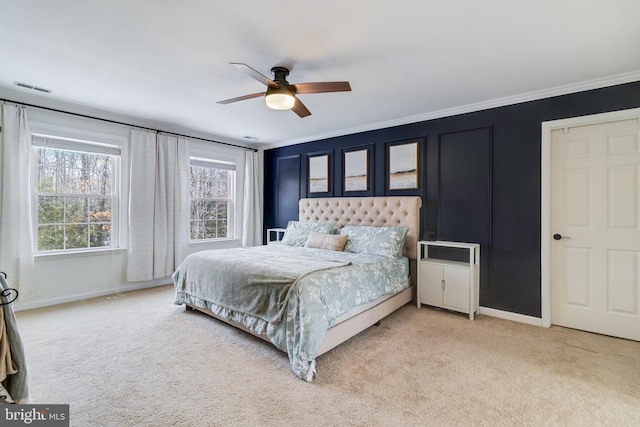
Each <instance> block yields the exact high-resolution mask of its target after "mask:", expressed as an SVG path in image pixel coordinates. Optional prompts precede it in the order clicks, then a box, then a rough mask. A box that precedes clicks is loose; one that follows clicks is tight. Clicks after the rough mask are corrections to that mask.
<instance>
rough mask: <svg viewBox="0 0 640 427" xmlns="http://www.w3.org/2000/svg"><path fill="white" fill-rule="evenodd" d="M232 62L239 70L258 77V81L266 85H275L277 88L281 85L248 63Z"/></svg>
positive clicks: (255, 77)
mask: <svg viewBox="0 0 640 427" xmlns="http://www.w3.org/2000/svg"><path fill="white" fill-rule="evenodd" d="M230 64H231V65H233V66H235V67H236V68H237V69H238V70H240V71H242V72H243V73H245V74H247V75H248V76H250V77H252V78H254V79H256V80H257V81H259V82H260V83H262V84H263V85H265V86H269V87H275V88H277V87H280V86H278V85H277V84H276V82H274V81H273V80H271V79H270V78H269V77H267V76H265V75H264V74H261V73H260V72H259V71H256V70H254V69H253V68H251V67H249V66H248V65H247V64H244V63H242V62H230Z"/></svg>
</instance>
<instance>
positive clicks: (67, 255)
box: [34, 248, 127, 261]
mask: <svg viewBox="0 0 640 427" xmlns="http://www.w3.org/2000/svg"><path fill="white" fill-rule="evenodd" d="M125 252H127V250H126V249H124V248H117V249H96V250H93V251H78V252H56V253H51V254H45V253H42V254H36V255H35V256H34V259H35V260H36V261H52V260H56V259H71V258H84V257H90V256H112V255H120V254H124V253H125Z"/></svg>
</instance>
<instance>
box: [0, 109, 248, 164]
mask: <svg viewBox="0 0 640 427" xmlns="http://www.w3.org/2000/svg"><path fill="white" fill-rule="evenodd" d="M0 101H4V102H10V103H13V104H18V105H22V106H24V107H33V108H40V109H42V110H49V111H55V112H56V113H63V114H70V115H72V116H78V117H84V118H85V119H93V120H100V121H103V122H108V123H114V124H116V125H123V126H129V127H134V128H138V129H145V130H150V131H153V132H159V133H168V134H171V135H175V136H182V137H184V138H191V139H198V140H200V141H206V142H213V143H215V144H222V145H229V146H231V147H236V148H244V149H245V150H252V151H258V149H257V148H251V147H243V146H242V145H236V144H231V143H229V142H222V141H214V140H212V139H207V138H200V137H198V136H189V135H183V134H180V133H175V132H167V131H164V130H158V129H153V128H148V127H145V126H138V125H132V124H131V123H125V122H119V121H116V120H110V119H102V118H100V117H93V116H89V115H86V114H80V113H72V112H70V111H64V110H57V109H55V108H50V107H42V106H40V105H34V104H27V103H25V102H19V101H14V100H12V99H4V98H0Z"/></svg>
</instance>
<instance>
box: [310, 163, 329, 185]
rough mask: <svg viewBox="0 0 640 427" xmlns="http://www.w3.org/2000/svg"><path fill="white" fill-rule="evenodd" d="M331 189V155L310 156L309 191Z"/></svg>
mask: <svg viewBox="0 0 640 427" xmlns="http://www.w3.org/2000/svg"><path fill="white" fill-rule="evenodd" d="M328 191H329V155H328V154H325V155H322V156H309V193H327V192H328Z"/></svg>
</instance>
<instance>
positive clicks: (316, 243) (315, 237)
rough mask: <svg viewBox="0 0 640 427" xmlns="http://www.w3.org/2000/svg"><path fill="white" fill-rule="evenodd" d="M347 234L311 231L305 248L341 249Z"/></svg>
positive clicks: (345, 241)
mask: <svg viewBox="0 0 640 427" xmlns="http://www.w3.org/2000/svg"><path fill="white" fill-rule="evenodd" d="M348 238H349V236H348V235H347V234H343V235H338V234H326V233H318V232H316V231H312V232H311V233H309V238H308V239H307V243H305V244H304V247H305V248H317V249H328V250H330V251H342V250H344V245H345V244H346V243H347V239H348Z"/></svg>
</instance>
